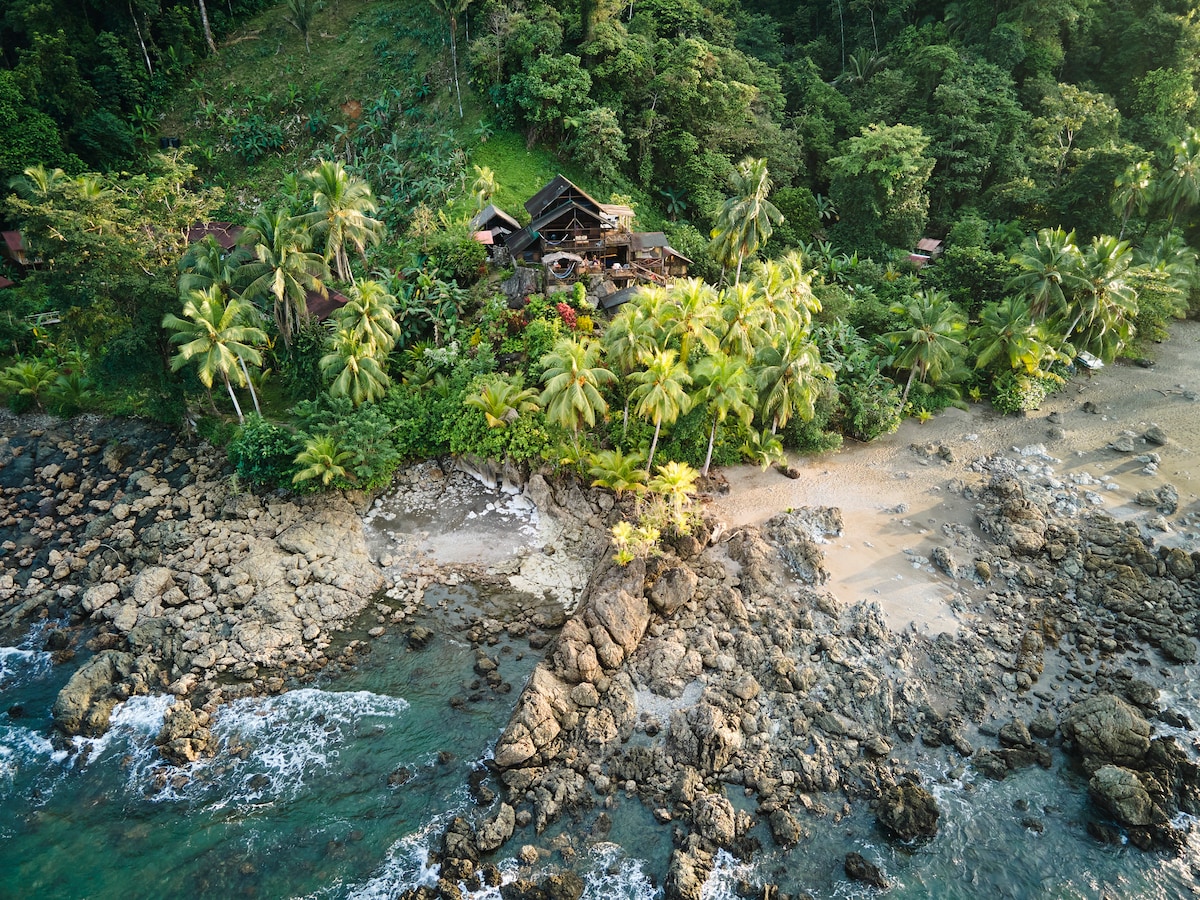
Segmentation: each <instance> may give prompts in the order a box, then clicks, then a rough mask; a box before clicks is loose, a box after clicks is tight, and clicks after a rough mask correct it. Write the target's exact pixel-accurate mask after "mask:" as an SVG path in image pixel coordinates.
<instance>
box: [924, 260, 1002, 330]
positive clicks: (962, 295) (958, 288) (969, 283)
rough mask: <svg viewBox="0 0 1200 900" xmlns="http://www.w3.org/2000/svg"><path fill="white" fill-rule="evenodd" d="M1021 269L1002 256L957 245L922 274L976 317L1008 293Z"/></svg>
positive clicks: (930, 283)
mask: <svg viewBox="0 0 1200 900" xmlns="http://www.w3.org/2000/svg"><path fill="white" fill-rule="evenodd" d="M1018 271H1019V269H1018V268H1017V267H1016V266H1014V265H1013V264H1012V263H1011V262H1010V261H1009V259H1008V257H1006V256H1003V255H1001V254H999V253H993V252H992V251H990V250H986V249H983V248H981V247H970V246H963V245H958V244H956V245H955V246H953V247H950V248H949V249H948V250H947V251H946V252H945V253H943V254H942V256H941V258H940V259H938V261H937V262H936V263H934V264H933V265H932V266H929V267H927V268H926V269H925V270H924V271H923V272H922V280H923V281H924V282H925V283H926V284H927V285H928V286H929V287H931V288H940V289H941V290H943V291H945V292H946V293H947V294H949V295H950V299H951V300H952V301H953V302H955V303H957V304H958V305H959V306H961V307H962V308H963V309H964V310H966V312H967V314H968V316H970V317H971V318H972V319H974V318H976V317H977V316H978V314H979V310H980V309H982V308H983V307H984V306H986V305H987V304H988V303H995V302H996V301H997V300H1000V299H1001V298H1003V297H1004V296H1005V295H1006V294H1008V284H1009V282H1010V281H1011V280H1012V279H1013V277H1014V276H1015V275H1016V274H1017V272H1018Z"/></svg>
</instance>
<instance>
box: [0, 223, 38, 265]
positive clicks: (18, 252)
mask: <svg viewBox="0 0 1200 900" xmlns="http://www.w3.org/2000/svg"><path fill="white" fill-rule="evenodd" d="M0 237H3V238H4V245H3V247H0V251H3V253H4V255H5V256H7V257H8V258H9V259H11V260H12V261H13V262H15V263H16V264H17V265H18V266H28V265H31V264H32V263H31V261H30V259H29V256H28V255H27V250H26V247H25V238H23V237H22V236H21V232H19V231H4V232H0Z"/></svg>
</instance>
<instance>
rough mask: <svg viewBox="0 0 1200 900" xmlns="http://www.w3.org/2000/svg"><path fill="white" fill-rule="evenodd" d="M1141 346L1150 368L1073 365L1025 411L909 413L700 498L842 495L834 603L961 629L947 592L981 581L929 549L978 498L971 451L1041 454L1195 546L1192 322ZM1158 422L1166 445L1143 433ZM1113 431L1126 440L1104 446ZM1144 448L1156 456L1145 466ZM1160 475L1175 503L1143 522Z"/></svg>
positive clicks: (742, 505) (720, 504)
mask: <svg viewBox="0 0 1200 900" xmlns="http://www.w3.org/2000/svg"><path fill="white" fill-rule="evenodd" d="M1151 354H1152V355H1151V357H1150V359H1151V360H1152V362H1153V363H1154V364H1153V365H1152V366H1150V367H1148V368H1147V367H1143V366H1141V365H1137V364H1134V363H1128V362H1118V363H1116V364H1114V365H1111V366H1107V367H1105V368H1103V369H1101V370H1100V371H1097V372H1095V373H1092V374H1091V375H1088V374H1084V373H1081V374H1078V375H1076V376H1075V377H1074V378H1072V379H1071V380H1070V381H1069V382H1068V383H1067V384H1066V385H1065V386H1064V387H1063V388H1062V389H1061V390H1060V391H1059V392H1057V393H1056V394H1054V395H1053V396H1051V397H1048V398H1047V399H1046V401H1045V402H1044V403H1043V404H1042V407H1041V408H1040V409H1038V410H1035V411H1031V412H1029V413H1028V414H1027V415H1025V416H1001V415H998V414H997V413H996V412H995V411H994V410H992V408H991V407H990V406H988V405H986V404H972V405H971V406H970V409H968V410H966V411H963V410H959V409H953V408H951V409H947V410H946V411H945V412H943V413H941V414H940V415H938V416H936V417H935V418H933V419H932V420H930V421H928V422H926V423H924V424H920V423H918V422H917V421H915V420H911V419H910V420H906V421H905V422H904V424H903V425H902V426H901V428H900V430H899V431H898V432H896V433H895V434H892V435H889V436H887V437H884V438H880V439H879V440H876V441H874V442H872V443H870V444H860V443H857V442H853V441H848V442H847V444H846V445H845V446H844V447H843V448H842V449H841V450H839V451H837V452H833V453H826V454H821V455H816V456H799V457H797V456H793V457H791V460H790V461H791V463H792V464H793V465H794V466H795V467H796V468H797V469H799V471H800V477H799V478H796V479H789V478H786V477H784V476H783V475H782V474H780V472H778V471H776V470H774V469H772V470H768V471H766V472H763V471H760V470H759V469H758V468H757V467H753V466H739V467H734V468H730V469H727V470H725V476H726V478H727V479H728V480H729V484H730V491H729V493H728V494H726V495H724V496H721V497H718V498H716V499H715V500H714V501H713V502H712V504H711V507H710V509H711V510H712V512H713V513H715V514H716V515H717V516H718V517H719V518H720V519H722V520H723V521H725V522H726V523H727V524H728V525H729V526H731V527H733V526H738V525H747V524H759V523H762V522H765V521H766V520H767V519H769V518H770V517H771V516H773V515H775V514H776V513H779V512H782V511H785V510H787V509H790V508H798V507H802V506H834V507H838V508H839V509H840V510H841V511H842V516H843V520H844V522H845V528H844V531H843V533H842V535H841V536H840V537H839V538H833V539H831V540H830V543H829V545H828V546H827V547H826V548H825V551H826V565H827V567H828V569H829V572H830V580H829V582H828V583H827V584H826V585H825V587H826V589H828V590H829V591H830V592H831V593H833V594H834V595H835V596H837V597H838V598H839V599H840V600H842V601H844V602H850V603H853V602H856V601H858V600H875V601H877V602H878V603H879V604H880V606H881V607H882V609H883V612H884V617H885V619H886V621H887V622H888V624H889V626H891V627H892V628H893V629H896V630H900V629H903V628H906V627H910V626H911V627H916V628H917V629H919V630H921V631H923V632H926V633H929V634H936V633H938V632H942V631H955V630H956V629H957V628H958V626H959V624H960V619H959V616H958V614H957V613H956V611H955V610H956V607H957V606H961V605H963V604H959V603H956V601H955V598H956V596H958V595H961V594H962V593H963V592H970V591H984V592H986V588H984V587H981V586H979V585H975V584H972V583H970V582H966V581H960V580H956V579H951V578H950V577H949V576H947V575H946V574H945V573H943V572H942V571H940V570H938V569H937V568H935V567H934V566H933V565H932V564H931V563H930V561H929V559H930V554H931V553H932V552H933V550H934V549H935V547H937V546H939V544H944V543H946V539H947V536H948V535H952V534H953V533H954V532H955V531H956V530H959V529H975V528H976V527H977V524H976V516H975V504H974V502H973V500H971V499H970V498H969V496H968V497H964V496H963V491H962V488H963V486H964V485H965V486H967V487H971V486H974V485H978V484H979V483H981V481H982V479H983V477H984V476H982V475H981V474H979V473H978V472H976V471H973V470H972V467H971V464H972V463H973V462H975V461H976V460H978V459H980V458H982V457H988V456H994V455H1007V456H1010V457H1013V458H1014V459H1023V460H1028V461H1029V463H1030V464H1032V465H1041V466H1042V467H1043V468H1044V469H1045V470H1046V477H1048V478H1056V479H1059V480H1061V481H1062V482H1063V483H1064V484H1068V485H1074V486H1075V487H1076V488H1077V489H1078V490H1079V491H1080V492H1081V493H1083V494H1084V495H1085V496H1086V497H1087V502H1089V503H1091V504H1094V505H1097V506H1103V508H1105V509H1107V510H1108V511H1109V512H1110V513H1111V514H1112V515H1114V516H1116V517H1118V518H1122V519H1129V518H1133V519H1136V520H1138V521H1139V522H1140V523H1143V524H1144V525H1145V527H1146V530H1147V533H1151V534H1153V536H1154V538H1155V539H1156V540H1158V541H1159V542H1160V543H1163V544H1167V545H1170V546H1180V547H1185V548H1188V549H1192V548H1194V547H1196V546H1198V545H1200V498H1198V494H1200V457H1198V456H1197V450H1198V448H1200V322H1195V321H1187V322H1179V323H1176V325H1175V327H1174V328H1173V329H1172V336H1171V340H1169V341H1167V342H1165V343H1162V344H1158V345H1155V346H1154V347H1153V348H1152V351H1151ZM1155 425H1156V426H1158V428H1159V429H1161V431H1162V433H1163V434H1165V436H1166V439H1167V440H1166V443H1165V444H1162V445H1159V444H1156V443H1153V442H1151V441H1147V440H1146V438H1145V434H1146V433H1147V431H1148V430H1149V429H1150V428H1151V426H1155ZM1122 436H1127V437H1129V438H1130V439H1131V442H1132V447H1133V449H1132V450H1124V451H1122V450H1116V449H1113V448H1112V447H1111V446H1110V445H1112V444H1113V443H1114V442H1116V441H1118V439H1119V438H1121V437H1122ZM1039 445H1040V447H1039ZM1126 446H1128V444H1126ZM947 451H948V452H947ZM1043 452H1044V455H1043ZM1151 454H1154V455H1157V457H1158V462H1157V464H1151V465H1148V463H1147V457H1148V456H1149V459H1150V460H1153V459H1154V456H1150V455H1151ZM1047 457H1048V459H1047ZM1166 484H1169V485H1172V486H1174V488H1175V489H1176V490H1177V491H1178V492H1179V508H1178V511H1177V512H1176V513H1175V515H1173V516H1169V517H1166V519H1167V521H1166V525H1167V527H1168V528H1169V529H1170V530H1169V531H1162V530H1161V526H1162V524H1163V523H1162V522H1158V523H1156V525H1151V524H1150V523H1151V522H1152V520H1153V519H1154V518H1155V517H1156V516H1158V515H1159V514H1158V513H1157V512H1156V511H1155V510H1154V509H1153V508H1147V507H1145V506H1140V505H1138V504H1137V503H1136V502H1135V500H1134V498H1135V497H1136V496H1137V494H1138V493H1139V492H1141V491H1146V490H1151V491H1153V490H1158V489H1160V488H1161V487H1163V486H1164V485H1166ZM968 494H969V492H968Z"/></svg>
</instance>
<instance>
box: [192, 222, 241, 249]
mask: <svg viewBox="0 0 1200 900" xmlns="http://www.w3.org/2000/svg"><path fill="white" fill-rule="evenodd" d="M243 230H244V229H243V228H242V226H241V225H234V224H233V223H232V222H201V223H200V224H198V225H193V226H192V227H191V228H189V229H188V231H187V242H188V243H189V244H195V243H197V242H198V241H202V240H204V239H205V238H206V237H208V236H209V235H212V237H213V239H214V240H215V241H216V242H217V243H218V244H220V245H221V249H222V250H232V249H233V248H234V247H235V246H236V245H237V242H238V238H239V237H241V235H242V231H243Z"/></svg>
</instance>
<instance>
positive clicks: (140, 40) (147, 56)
mask: <svg viewBox="0 0 1200 900" xmlns="http://www.w3.org/2000/svg"><path fill="white" fill-rule="evenodd" d="M129 18H131V19H133V30H134V31H136V32H137V36H138V43H139V44H141V45H142V56H143V57H144V58H145V60H146V71H147V72H149V73H150V76H151V77H153V76H154V66H152V65H150V51H148V50H147V49H146V41H145V40H144V39H143V38H142V27H141V26H140V25H138V20H137V16H135V15H134V14H133V2H132V0H130V3H129Z"/></svg>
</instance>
